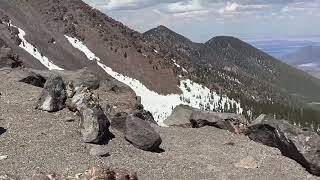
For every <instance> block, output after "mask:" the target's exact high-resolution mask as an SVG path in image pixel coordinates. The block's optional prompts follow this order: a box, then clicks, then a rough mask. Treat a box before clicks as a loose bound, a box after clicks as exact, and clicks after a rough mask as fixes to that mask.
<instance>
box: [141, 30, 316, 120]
mask: <svg viewBox="0 0 320 180" xmlns="http://www.w3.org/2000/svg"><path fill="white" fill-rule="evenodd" d="M144 35H145V37H146V38H147V39H149V40H151V41H154V42H157V43H162V46H161V47H162V48H164V49H166V50H167V51H169V52H170V51H171V52H175V53H177V55H176V56H175V57H172V59H174V58H177V59H175V61H177V62H183V63H180V64H184V63H185V64H186V67H189V66H192V67H196V68H195V69H196V70H194V71H189V72H190V73H189V74H188V76H191V77H192V78H193V79H198V81H199V82H203V83H205V84H210V85H211V86H210V87H211V88H213V89H215V90H217V91H220V92H222V93H226V94H227V95H228V96H229V97H233V98H237V99H240V102H241V103H242V106H243V107H244V108H245V111H244V112H246V111H247V110H250V111H251V112H252V113H253V116H256V115H257V114H259V113H261V112H265V113H272V114H275V115H276V116H279V117H286V118H287V119H288V118H289V119H292V120H293V121H296V120H298V121H299V120H302V118H301V117H302V116H303V115H300V113H299V111H300V107H302V104H305V103H309V102H314V101H316V102H318V101H319V96H318V91H319V90H320V81H319V80H318V79H316V78H313V77H311V76H310V75H308V74H307V73H304V72H302V71H301V70H298V69H295V68H293V67H291V66H288V65H286V64H284V63H282V62H280V61H279V60H277V59H275V58H273V57H271V56H269V55H268V54H266V53H264V52H262V51H260V50H258V49H256V48H254V47H253V46H251V45H249V44H247V43H245V42H243V41H241V40H239V39H237V38H234V37H225V36H221V37H214V38H212V39H211V40H209V41H208V42H206V43H205V44H199V43H193V42H192V41H190V40H188V39H187V38H185V37H183V36H181V35H179V34H177V33H175V32H173V31H171V30H169V29H168V28H165V27H163V26H159V27H157V28H154V29H151V30H149V31H147V32H145V33H144ZM181 47H182V48H181ZM182 49H183V50H182ZM197 54H198V55H197ZM190 64H192V65H190ZM186 67H185V68H186ZM186 69H187V70H188V68H186ZM301 103H302V104H301ZM251 112H248V114H250V113H251ZM310 114H312V116H310V117H309V118H307V119H313V120H312V121H317V119H318V118H319V115H318V113H317V112H313V113H310ZM303 118H305V117H303Z"/></svg>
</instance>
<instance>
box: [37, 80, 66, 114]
mask: <svg viewBox="0 0 320 180" xmlns="http://www.w3.org/2000/svg"><path fill="white" fill-rule="evenodd" d="M66 100H67V92H66V86H65V84H64V82H63V80H62V77H61V76H59V75H56V74H54V75H52V76H50V77H49V79H48V80H47V82H46V83H45V85H44V88H43V90H42V93H41V95H40V98H39V100H38V102H37V106H36V108H37V109H39V110H43V111H48V112H55V111H59V110H61V109H63V108H65V102H66Z"/></svg>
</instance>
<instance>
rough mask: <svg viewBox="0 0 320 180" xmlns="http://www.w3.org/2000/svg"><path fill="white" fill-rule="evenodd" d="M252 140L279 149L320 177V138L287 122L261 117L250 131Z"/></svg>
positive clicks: (252, 125)
mask: <svg viewBox="0 0 320 180" xmlns="http://www.w3.org/2000/svg"><path fill="white" fill-rule="evenodd" d="M248 136H249V138H250V139H252V140H254V141H256V142H259V143H263V144H265V145H268V146H271V147H276V148H278V149H279V150H280V151H281V153H282V154H283V155H284V156H287V157H289V158H291V159H294V160H295V161H297V162H298V163H300V164H301V165H302V166H303V167H305V168H306V169H307V170H308V171H309V172H310V173H311V174H314V175H317V176H320V136H319V135H318V134H317V133H315V132H312V131H307V130H302V129H300V128H298V127H296V126H293V125H291V124H289V123H288V122H287V121H285V120H275V119H273V118H272V117H269V116H266V115H261V116H260V117H258V118H257V119H256V120H255V121H254V122H253V123H252V124H251V125H250V126H249V130H248Z"/></svg>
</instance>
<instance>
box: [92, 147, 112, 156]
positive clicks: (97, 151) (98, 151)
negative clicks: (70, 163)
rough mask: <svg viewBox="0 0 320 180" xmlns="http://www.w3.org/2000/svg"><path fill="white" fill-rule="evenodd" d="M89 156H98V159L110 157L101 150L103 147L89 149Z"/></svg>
mask: <svg viewBox="0 0 320 180" xmlns="http://www.w3.org/2000/svg"><path fill="white" fill-rule="evenodd" d="M90 155H91V156H99V157H108V156H110V153H109V152H107V150H106V149H103V147H100V146H95V147H92V148H91V149H90Z"/></svg>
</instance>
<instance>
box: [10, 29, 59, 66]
mask: <svg viewBox="0 0 320 180" xmlns="http://www.w3.org/2000/svg"><path fill="white" fill-rule="evenodd" d="M8 26H13V27H15V28H17V29H18V30H19V34H18V37H19V38H20V39H21V41H22V42H21V44H20V45H19V47H21V48H22V49H24V50H25V51H27V52H28V53H29V54H30V55H32V56H33V57H34V58H36V59H38V60H39V61H40V62H41V64H43V65H44V66H45V67H47V68H48V69H49V70H63V69H62V68H60V67H59V66H57V65H55V64H53V62H52V61H50V60H49V59H48V58H47V57H46V56H44V55H42V54H41V53H40V52H39V50H38V49H37V48H36V47H34V46H33V45H32V44H30V43H29V42H28V41H27V40H26V39H25V38H24V37H25V35H26V32H25V31H24V30H22V29H20V28H19V27H17V26H14V25H12V24H11V23H9V24H8Z"/></svg>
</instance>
